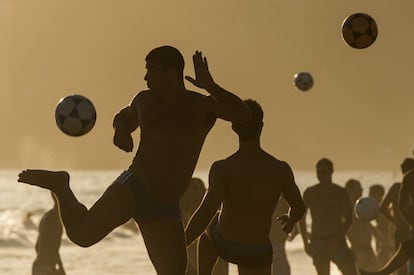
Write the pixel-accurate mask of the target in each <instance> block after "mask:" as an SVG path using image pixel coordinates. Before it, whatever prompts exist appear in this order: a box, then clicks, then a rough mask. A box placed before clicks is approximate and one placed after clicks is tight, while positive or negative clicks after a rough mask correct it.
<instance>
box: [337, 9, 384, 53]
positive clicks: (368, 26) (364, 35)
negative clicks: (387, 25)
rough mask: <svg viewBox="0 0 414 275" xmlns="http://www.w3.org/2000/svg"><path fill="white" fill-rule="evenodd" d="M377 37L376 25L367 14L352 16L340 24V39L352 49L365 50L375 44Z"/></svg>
mask: <svg viewBox="0 0 414 275" xmlns="http://www.w3.org/2000/svg"><path fill="white" fill-rule="evenodd" d="M377 36H378V27H377V23H376V22H375V20H374V19H373V18H372V17H371V16H369V15H368V14H365V13H355V14H352V15H350V16H348V17H347V18H346V19H345V20H344V22H343V23H342V37H343V39H344V40H345V42H346V43H347V44H348V45H349V46H351V47H353V48H356V49H365V48H367V47H369V46H371V45H372V43H374V42H375V40H376V39H377Z"/></svg>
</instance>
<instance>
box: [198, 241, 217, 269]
mask: <svg viewBox="0 0 414 275" xmlns="http://www.w3.org/2000/svg"><path fill="white" fill-rule="evenodd" d="M217 259H218V255H217V252H216V249H215V248H214V246H213V245H212V243H211V241H210V239H209V238H208V236H207V234H206V233H204V234H203V235H201V236H200V239H199V240H198V255H197V261H198V274H199V275H211V272H212V271H213V269H214V266H215V265H216V263H217Z"/></svg>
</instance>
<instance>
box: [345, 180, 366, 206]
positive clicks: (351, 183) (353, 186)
mask: <svg viewBox="0 0 414 275" xmlns="http://www.w3.org/2000/svg"><path fill="white" fill-rule="evenodd" d="M345 189H346V190H347V191H348V194H349V196H350V197H351V200H352V202H356V201H357V200H358V199H359V198H360V197H361V196H362V191H363V189H362V185H361V182H360V181H359V180H356V179H349V180H348V181H347V182H346V183H345Z"/></svg>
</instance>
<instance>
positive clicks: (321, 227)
mask: <svg viewBox="0 0 414 275" xmlns="http://www.w3.org/2000/svg"><path fill="white" fill-rule="evenodd" d="M333 172H334V168H333V163H332V161H331V160H329V159H326V158H323V159H320V160H319V161H318V162H317V164H316V175H317V178H318V180H319V183H317V184H315V185H313V186H310V187H308V188H306V190H305V192H304V194H303V199H304V201H305V206H306V209H309V210H310V214H311V218H312V221H311V233H310V234H309V233H308V232H307V228H306V216H304V217H303V218H302V220H301V221H300V223H299V224H300V233H301V235H302V238H303V243H304V247H305V251H306V253H307V254H308V255H309V256H311V257H312V259H313V264H314V266H315V268H316V271H317V273H318V274H319V275H328V274H330V263H331V261H332V262H334V263H335V264H336V265H337V266H338V268H339V270H340V271H341V272H342V274H344V275H355V274H357V270H356V266H355V260H354V256H353V255H352V252H351V250H350V249H349V247H348V245H347V243H346V237H345V234H346V232H347V230H348V228H349V226H350V225H351V223H352V213H353V209H352V203H351V200H350V198H349V195H348V192H347V191H346V190H345V188H344V187H342V186H339V185H337V184H335V183H333V182H332V174H333ZM309 236H310V239H309Z"/></svg>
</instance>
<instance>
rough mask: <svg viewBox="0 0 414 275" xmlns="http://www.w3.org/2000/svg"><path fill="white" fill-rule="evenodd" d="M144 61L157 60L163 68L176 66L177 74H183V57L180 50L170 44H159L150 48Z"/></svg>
mask: <svg viewBox="0 0 414 275" xmlns="http://www.w3.org/2000/svg"><path fill="white" fill-rule="evenodd" d="M145 61H147V62H148V61H153V62H158V63H159V64H160V67H161V68H162V69H163V70H165V71H166V70H168V69H171V68H176V69H177V72H178V74H179V75H181V76H182V75H183V71H184V64H185V63H184V57H183V55H182V54H181V53H180V51H179V50H178V49H176V48H174V47H172V46H161V47H158V48H155V49H153V50H151V51H150V52H149V53H148V54H147V56H146V57H145Z"/></svg>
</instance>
